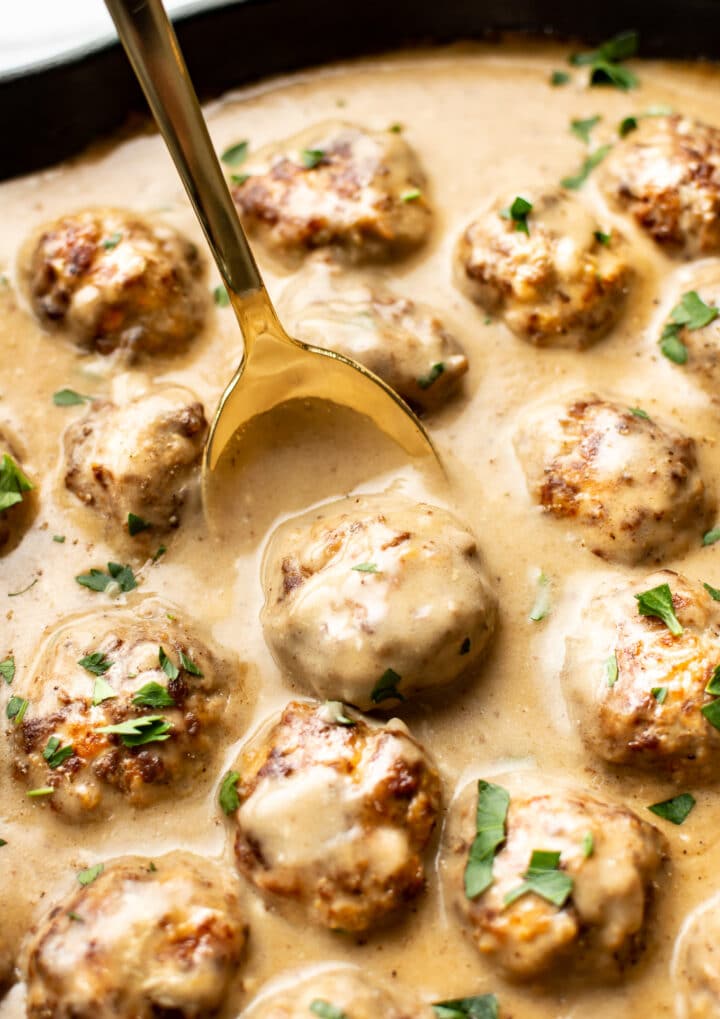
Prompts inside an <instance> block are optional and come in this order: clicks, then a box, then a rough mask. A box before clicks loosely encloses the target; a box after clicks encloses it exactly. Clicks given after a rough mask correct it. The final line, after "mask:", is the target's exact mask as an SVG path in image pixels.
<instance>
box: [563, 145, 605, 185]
mask: <svg viewBox="0 0 720 1019" xmlns="http://www.w3.org/2000/svg"><path fill="white" fill-rule="evenodd" d="M611 148H612V145H600V146H598V148H596V149H595V151H594V152H591V153H590V155H589V156H588V157H587V159H585V160H584V161H583V163H582V164H581V166H580V169H579V170H578V172H577V173H576V174H573V175H572V176H570V177H563V179H562V180H561V181H560V184H561V186H562V187H564V188H567V189H568V190H570V191H577V190H578V188H581V187H582V186H583V184H584V183H585V181H586V180H587V179H588V177H589V176H590V174H591V173H592V172H593V170H594V169H595V167H596V166H599V165H600V163H602V161H603V159H604V158H605V156H607V154H608V152H609V151H610V149H611Z"/></svg>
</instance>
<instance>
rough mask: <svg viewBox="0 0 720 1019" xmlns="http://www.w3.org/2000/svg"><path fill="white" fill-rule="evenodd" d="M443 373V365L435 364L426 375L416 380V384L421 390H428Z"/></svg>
mask: <svg viewBox="0 0 720 1019" xmlns="http://www.w3.org/2000/svg"><path fill="white" fill-rule="evenodd" d="M444 371H445V365H444V364H443V362H442V361H438V362H436V364H434V365H433V366H432V368H431V369H430V371H429V372H428V373H427V375H421V376H420V378H419V379H418V380H417V384H418V385H419V386H420V388H421V389H429V388H430V386H431V385H432V384H433V382H437V380H438V379H439V378H440V376H441V375H442V374H443V372H444Z"/></svg>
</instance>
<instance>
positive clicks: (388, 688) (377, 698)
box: [370, 669, 405, 704]
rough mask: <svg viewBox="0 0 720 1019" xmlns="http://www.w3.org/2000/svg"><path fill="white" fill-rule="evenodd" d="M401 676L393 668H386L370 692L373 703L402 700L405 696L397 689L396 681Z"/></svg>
mask: <svg viewBox="0 0 720 1019" xmlns="http://www.w3.org/2000/svg"><path fill="white" fill-rule="evenodd" d="M401 679H402V676H399V675H398V674H397V672H395V670H394V669H386V670H385V672H383V674H382V676H381V677H380V679H379V680H378V681H377V683H376V684H375V686H374V687H373V689H372V693H371V694H370V700H371V701H372V702H373V704H381V703H382V702H383V701H387V700H392V699H393V698H394V699H395V700H398V701H404V700H405V698H404V697H403V695H402V694H401V693H400V691H399V690H398V688H397V687H398V683H399V682H400V681H401Z"/></svg>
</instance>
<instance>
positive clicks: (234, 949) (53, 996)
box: [25, 852, 247, 1019]
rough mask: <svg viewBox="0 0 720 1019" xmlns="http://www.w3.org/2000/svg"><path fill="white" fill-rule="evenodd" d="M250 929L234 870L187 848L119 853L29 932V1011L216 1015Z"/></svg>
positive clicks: (71, 1018) (94, 1018)
mask: <svg viewBox="0 0 720 1019" xmlns="http://www.w3.org/2000/svg"><path fill="white" fill-rule="evenodd" d="M81 876H83V878H84V879H85V880H87V879H88V878H89V877H90V878H91V877H92V872H91V873H90V874H88V872H85V873H84V874H82V873H81ZM246 936H247V929H246V925H245V922H244V918H243V913H242V910H241V907H240V901H239V898H238V893H237V889H236V888H235V884H234V881H233V878H232V875H230V874H228V873H227V872H226V871H225V870H224V869H223V868H221V867H219V866H218V865H217V864H215V863H213V862H211V861H210V860H207V859H205V858H201V857H199V856H194V855H193V854H191V853H182V852H174V853H169V854H168V855H167V856H160V857H157V858H155V859H146V858H145V857H139V856H128V857H123V858H120V859H117V860H113V861H111V862H110V863H108V864H106V865H105V866H104V868H103V869H101V872H100V874H99V875H98V876H97V877H96V878H95V879H94V880H90V883H89V884H85V885H81V884H79V885H77V886H76V888H75V889H74V890H73V891H72V892H70V893H69V894H68V895H66V896H65V898H64V899H63V900H62V901H61V902H59V903H57V904H56V905H54V906H53V907H52V909H51V910H50V912H49V913H48V914H47V916H46V917H45V918H44V919H43V920H42V921H41V922H40V924H39V925H38V929H37V931H35V932H34V933H33V935H32V936H31V939H30V942H29V944H28V946H27V952H26V960H25V964H26V978H27V1015H28V1017H29V1019H157V1017H158V1016H173V1017H175V1019H183V1017H185V1016H188V1017H189V1016H197V1017H198V1019H199V1017H201V1016H207V1015H213V1014H214V1013H215V1012H216V1011H217V1010H218V1009H219V1007H220V1006H221V1005H222V1004H223V1001H224V999H225V997H226V995H227V993H228V989H229V987H230V986H231V984H232V981H233V979H234V977H235V975H236V972H237V967H238V964H239V962H240V959H241V957H242V953H243V948H244V946H245V940H246Z"/></svg>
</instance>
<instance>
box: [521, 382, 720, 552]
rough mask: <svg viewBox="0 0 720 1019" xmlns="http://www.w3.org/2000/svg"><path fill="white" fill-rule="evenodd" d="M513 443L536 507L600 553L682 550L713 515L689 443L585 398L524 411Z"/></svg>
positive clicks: (626, 412)
mask: <svg viewBox="0 0 720 1019" xmlns="http://www.w3.org/2000/svg"><path fill="white" fill-rule="evenodd" d="M515 446H516V449H517V453H518V456H519V458H520V462H521V464H522V466H523V468H524V470H525V477H526V480H527V485H528V489H529V491H530V494H531V496H532V497H533V499H534V500H535V501H536V502H537V503H539V505H540V506H541V507H542V509H543V510H544V512H546V513H548V514H550V515H552V516H553V517H555V518H556V519H558V520H567V521H572V522H574V523H575V524H577V525H579V526H580V527H581V528H582V529H583V530H584V532H585V535H586V537H585V539H584V541H585V543H586V544H587V547H588V548H589V549H590V550H591V551H592V552H594V553H595V555H599V556H602V557H603V558H605V559H610V560H613V561H617V562H627V563H638V562H641V561H643V560H648V559H654V560H656V561H657V560H660V559H663V558H665V557H667V556H670V555H672V554H676V553H679V552H682V551H684V550H685V549H686V548H687V546H688V544H689V542H691V541H696V540H698V536H699V535H702V533H703V530H704V529H705V526H706V525H707V523H708V521H709V520H710V519H711V517H712V512H713V500H712V499H711V498H710V496H709V495H708V493H707V492H706V489H705V484H704V482H703V479H702V475H701V473H700V469H699V466H698V462H697V455H696V447H695V442H694V440H693V439H690V438H688V437H687V436H686V435H682V434H681V433H679V432H676V431H675V430H674V429H670V428H667V427H665V426H661V425H659V424H657V423H656V422H654V421H652V420H650V419H649V418H648V417H647V416H639V415H638V414H633V413H632V411H631V410H630V409H629V408H628V407H625V406H623V405H622V404H619V403H615V402H614V401H611V400H605V399H602V398H601V397H598V396H595V395H590V396H587V397H581V398H575V399H571V400H570V401H569V402H566V403H563V404H561V405H559V406H543V407H541V408H538V409H537V410H536V411H535V412H534V413H532V412H531V413H528V414H527V415H525V418H524V421H523V425H522V427H521V428H520V430H519V431H518V433H517V436H516V440H515Z"/></svg>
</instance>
